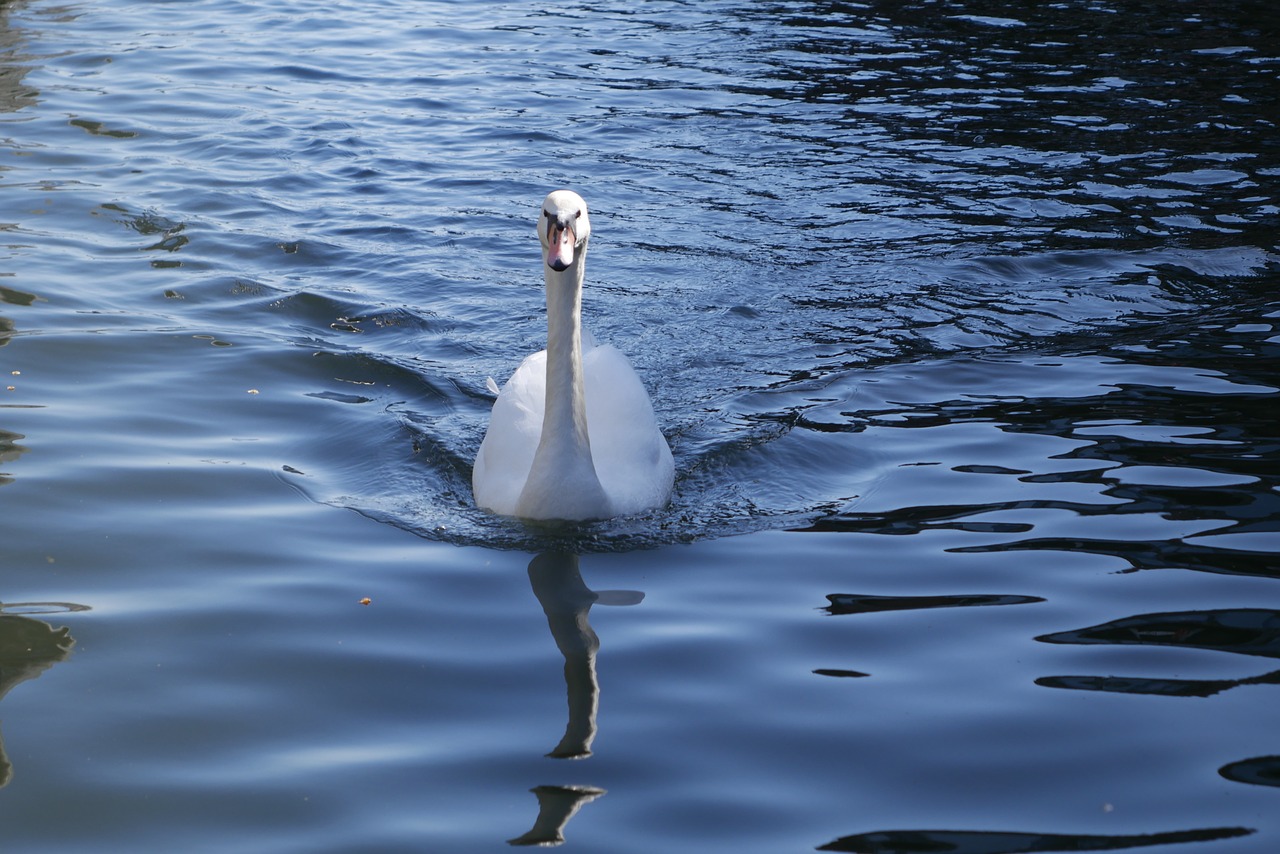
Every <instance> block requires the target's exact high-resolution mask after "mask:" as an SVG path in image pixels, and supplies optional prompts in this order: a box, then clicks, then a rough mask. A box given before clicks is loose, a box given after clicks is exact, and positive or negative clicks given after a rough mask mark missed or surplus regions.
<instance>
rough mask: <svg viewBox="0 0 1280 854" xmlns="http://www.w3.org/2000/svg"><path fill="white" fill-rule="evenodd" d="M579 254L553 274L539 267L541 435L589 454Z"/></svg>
mask: <svg viewBox="0 0 1280 854" xmlns="http://www.w3.org/2000/svg"><path fill="white" fill-rule="evenodd" d="M582 260H583V259H582V253H579V254H578V257H577V258H576V259H574V262H573V264H571V265H569V267H567V268H566V269H564V270H561V271H556V270H552V269H551V268H550V267H548V266H546V265H545V264H544V265H543V268H544V270H545V271H546V275H545V278H546V285H547V401H546V412H545V416H544V421H543V432H544V434H545V433H546V432H547V431H548V430H550V431H554V433H553V435H556V436H562V437H571V438H572V440H573V443H574V444H575V445H577V446H579V447H581V448H583V449H586V453H587V454H590V443H589V441H588V439H587V397H586V386H585V381H584V376H583V370H582V278H583V264H582Z"/></svg>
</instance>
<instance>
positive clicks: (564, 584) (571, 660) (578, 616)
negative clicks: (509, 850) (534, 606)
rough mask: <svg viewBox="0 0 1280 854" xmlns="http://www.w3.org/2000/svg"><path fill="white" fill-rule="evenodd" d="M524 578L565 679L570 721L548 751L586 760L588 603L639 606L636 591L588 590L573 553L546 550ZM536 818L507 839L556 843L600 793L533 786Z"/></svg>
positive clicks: (590, 733) (593, 645) (590, 712)
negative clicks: (538, 606) (560, 658)
mask: <svg viewBox="0 0 1280 854" xmlns="http://www.w3.org/2000/svg"><path fill="white" fill-rule="evenodd" d="M529 583H530V584H531V585H532V586H533V593H534V595H535V596H537V597H538V602H539V603H541V605H542V610H543V612H544V613H545V614H546V615H547V625H548V626H549V627H550V628H551V636H552V637H553V638H555V642H556V646H557V647H558V648H559V649H560V654H561V655H563V656H564V681H565V686H566V688H567V690H568V699H569V722H568V724H567V725H566V726H565V730H564V736H563V737H562V738H561V739H560V743H559V744H557V745H556V746H555V748H553V749H552V750H551V752H550V753H548V754H547V756H549V757H551V758H553V759H585V758H586V757H588V756H590V755H591V743H592V742H593V741H594V740H595V737H596V713H597V711H598V709H599V706H600V683H599V681H598V680H597V678H596V653H597V652H598V651H599V649H600V638H599V637H598V636H597V635H596V633H595V630H594V629H592V628H591V623H590V622H589V621H588V614H589V613H590V611H591V606H592V605H595V604H597V603H599V604H602V605H638V604H639V603H640V602H641V601H643V599H644V594H643V593H641V592H640V591H638V590H600V591H596V590H592V589H591V588H589V587H587V585H586V582H584V581H583V580H582V575H581V574H580V572H579V571H578V556H577V555H574V554H566V553H556V552H549V553H546V554H540V555H538V556H537V557H535V558H534V559H533V560H532V561H531V562H530V563H529ZM530 791H532V792H533V793H534V794H535V795H536V796H537V798H538V818H537V820H535V821H534V823H533V827H532V828H530V829H529V831H528V832H527V833H524V834H522V835H521V836H518V837H516V838H515V839H509V840H507V841H508V842H509V843H510V844H512V845H538V846H549V845H559V844H561V843H563V842H564V828H565V825H566V824H568V822H569V819H571V818H573V816H574V814H575V813H576V812H577V811H578V810H579V809H581V808H582V807H583V806H584V805H585V804H588V803H590V802H591V801H593V800H595V799H596V798H598V797H600V796H601V795H603V794H604V793H605V790H604V789H597V788H593V787H590V786H537V787H535V788H533V789H531V790H530Z"/></svg>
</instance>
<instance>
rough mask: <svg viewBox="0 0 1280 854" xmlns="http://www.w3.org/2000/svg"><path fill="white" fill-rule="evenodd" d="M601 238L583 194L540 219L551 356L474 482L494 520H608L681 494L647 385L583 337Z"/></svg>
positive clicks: (523, 386)
mask: <svg viewBox="0 0 1280 854" xmlns="http://www.w3.org/2000/svg"><path fill="white" fill-rule="evenodd" d="M590 236H591V223H590V220H589V219H588V217H587V204H586V202H584V201H583V200H582V197H581V196H579V195H578V194H577V193H574V192H570V191H569V190H557V191H555V192H553V193H551V194H550V195H548V196H547V198H546V200H545V201H544V202H543V203H542V214H541V215H540V216H539V217H538V238H539V239H540V240H541V241H542V260H543V265H542V268H543V269H542V272H543V276H544V278H545V280H546V286H547V349H546V350H543V351H541V352H539V353H534V354H533V355H532V356H529V357H528V358H527V359H525V360H524V362H523V363H521V365H520V367H519V368H517V369H516V372H515V373H514V374H512V375H511V379H509V380H507V384H506V385H505V386H503V388H502V390H501V392H500V393H499V394H498V399H497V401H496V402H495V403H494V405H493V412H492V414H491V415H490V417H489V430H488V432H487V433H486V434H485V437H484V441H483V442H482V443H481V444H480V452H479V453H478V454H477V455H476V462H475V468H474V469H473V471H472V476H471V489H472V492H473V493H474V495H475V499H476V504H478V505H479V506H480V507H483V508H484V509H486V510H491V511H493V512H494V513H499V514H502V515H505V516H519V517H522V518H526V519H565V520H584V519H606V518H609V517H611V516H624V515H628V514H631V513H639V512H641V511H643V510H649V509H652V508H654V507H659V506H661V505H663V504H665V503H666V502H667V499H668V497H669V496H670V494H671V484H672V481H673V479H674V473H675V465H674V463H673V462H672V458H671V449H670V448H669V447H668V446H667V441H666V439H664V438H663V437H662V433H661V432H660V431H659V430H658V423H657V420H656V419H655V418H654V415H653V406H652V404H651V403H650V402H649V395H648V393H647V392H645V389H644V386H643V385H641V383H640V378H639V377H638V376H636V372H635V370H634V369H633V368H632V367H631V364H630V363H629V362H628V361H627V358H626V357H625V356H623V355H622V353H620V352H618V350H616V349H615V348H613V347H610V346H607V345H605V346H600V345H597V344H596V343H595V341H594V340H593V339H592V338H591V336H590V334H589V333H584V331H583V329H582V278H583V267H584V265H585V263H586V254H587V239H588V238H589V237H590ZM490 383H492V380H491V381H490ZM495 390H496V389H495Z"/></svg>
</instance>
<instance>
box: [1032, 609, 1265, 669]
mask: <svg viewBox="0 0 1280 854" xmlns="http://www.w3.org/2000/svg"><path fill="white" fill-rule="evenodd" d="M1036 640H1039V641H1043V642H1044V643H1066V644H1121V645H1129V644H1142V645H1151V646H1177V647H1188V648H1192V649H1210V650H1217V651H1219V652H1234V653H1238V654H1240V655H1261V656H1265V657H1267V658H1280V611H1272V610H1269V609H1266V608H1224V609H1221V610H1215V611H1173V612H1169V613H1158V614H1140V615H1137V616H1133V617H1126V618H1124V619H1121V620H1113V621H1111V622H1109V623H1102V624H1100V625H1097V626H1090V627H1088V628H1084V629H1075V630H1073V631H1067V632H1055V633H1053V634H1048V635H1041V636H1040V637H1038V638H1036Z"/></svg>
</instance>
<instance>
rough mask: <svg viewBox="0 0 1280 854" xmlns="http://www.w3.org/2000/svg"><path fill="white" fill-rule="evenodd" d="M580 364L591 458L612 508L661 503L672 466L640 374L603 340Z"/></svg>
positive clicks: (647, 507)
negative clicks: (584, 381) (582, 375)
mask: <svg viewBox="0 0 1280 854" xmlns="http://www.w3.org/2000/svg"><path fill="white" fill-rule="evenodd" d="M582 365H583V372H584V373H585V375H586V391H587V433H588V434H589V436H590V437H591V457H592V459H593V460H594V462H595V467H596V474H597V475H598V476H599V478H600V484H601V485H602V486H603V487H604V491H605V494H606V495H608V496H609V501H610V504H611V505H612V507H613V510H614V512H615V513H617V514H619V515H627V514H630V513H639V512H641V511H644V510H650V509H652V508H654V507H659V506H661V505H663V504H665V503H666V501H667V499H668V497H669V496H670V494H671V485H672V482H673V481H674V478H675V464H674V462H673V460H672V458H671V448H670V447H669V446H668V445H667V440H666V439H665V438H663V436H662V431H661V430H659V429H658V420H657V418H656V417H655V416H654V414H653V404H652V403H651V402H650V400H649V393H648V392H647V391H646V390H645V388H644V384H643V383H641V381H640V377H639V376H638V375H637V374H636V372H635V369H634V368H633V367H631V363H630V362H629V361H628V360H627V357H626V356H624V355H623V354H622V353H621V352H620V351H619V350H618V349H617V348H616V347H612V346H610V345H607V344H605V345H601V346H597V347H594V348H592V349H590V350H588V351H586V352H585V353H583V356H582Z"/></svg>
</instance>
